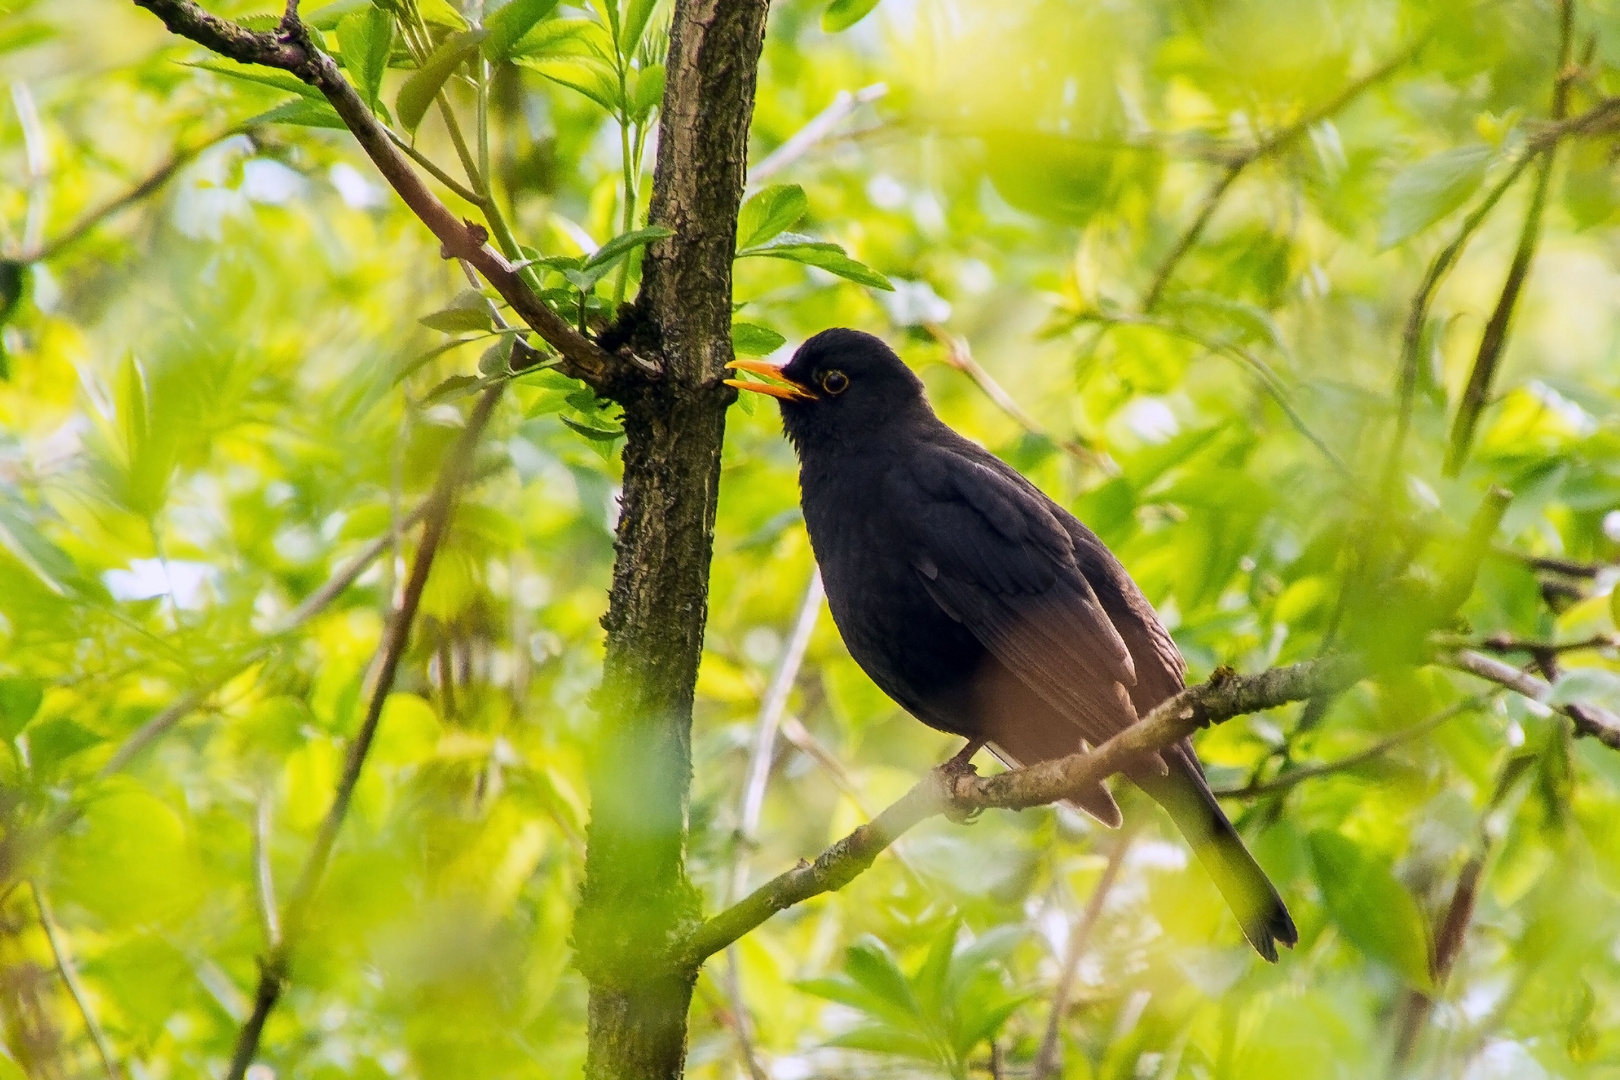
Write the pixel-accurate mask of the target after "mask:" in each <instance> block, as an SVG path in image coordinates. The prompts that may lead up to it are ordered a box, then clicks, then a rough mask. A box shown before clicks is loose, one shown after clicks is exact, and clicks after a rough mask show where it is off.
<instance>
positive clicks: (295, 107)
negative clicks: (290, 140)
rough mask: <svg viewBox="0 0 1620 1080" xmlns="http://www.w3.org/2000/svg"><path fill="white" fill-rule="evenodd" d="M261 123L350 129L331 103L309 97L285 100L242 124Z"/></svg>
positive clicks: (254, 124)
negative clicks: (309, 98) (312, 99)
mask: <svg viewBox="0 0 1620 1080" xmlns="http://www.w3.org/2000/svg"><path fill="white" fill-rule="evenodd" d="M260 124H295V125H297V126H298V127H315V128H334V129H336V130H338V131H345V130H347V129H348V125H347V124H345V123H344V122H343V118H342V117H340V116H339V115H338V114H337V110H336V109H334V108H332V106H331V105H329V104H327V103H326V102H325V101H310V100H308V99H307V98H295V99H294V100H292V101H287V102H283V103H282V104H280V105H277V106H276V107H275V108H273V109H270V110H268V111H266V112H262V113H260V114H259V115H258V116H254V117H250V118H249V119H247V120H246V121H244V122H243V125H242V126H243V127H256V126H258V125H260Z"/></svg>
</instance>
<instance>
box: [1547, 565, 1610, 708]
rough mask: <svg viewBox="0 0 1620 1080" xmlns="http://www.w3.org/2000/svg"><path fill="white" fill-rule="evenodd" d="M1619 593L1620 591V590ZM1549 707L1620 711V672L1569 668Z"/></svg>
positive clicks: (1555, 690)
mask: <svg viewBox="0 0 1620 1080" xmlns="http://www.w3.org/2000/svg"><path fill="white" fill-rule="evenodd" d="M1615 591H1616V592H1620V589H1617V590H1615ZM1611 602H1612V601H1611ZM1547 704H1549V705H1581V704H1586V705H1596V706H1597V707H1598V708H1600V709H1608V710H1609V711H1610V712H1620V672H1614V671H1609V670H1606V669H1604V668H1600V667H1572V668H1568V669H1566V670H1565V671H1564V673H1563V674H1562V675H1560V676H1559V677H1558V681H1557V682H1555V683H1553V688H1552V693H1550V694H1548V695H1547Z"/></svg>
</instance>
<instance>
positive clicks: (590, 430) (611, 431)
mask: <svg viewBox="0 0 1620 1080" xmlns="http://www.w3.org/2000/svg"><path fill="white" fill-rule="evenodd" d="M557 419H561V421H562V423H564V424H567V426H569V427H572V429H573V431H577V432H580V434H582V436H585V437H586V439H590V440H591V442H609V444H611V442H616V440H619V439H624V427H593V426H591V424H582V423H580V421H577V419H569V418H567V416H559V418H557Z"/></svg>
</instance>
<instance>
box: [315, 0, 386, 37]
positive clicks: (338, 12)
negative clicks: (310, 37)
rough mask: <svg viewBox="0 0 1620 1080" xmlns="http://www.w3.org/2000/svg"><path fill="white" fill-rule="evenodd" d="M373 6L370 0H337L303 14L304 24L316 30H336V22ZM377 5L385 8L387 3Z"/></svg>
mask: <svg viewBox="0 0 1620 1080" xmlns="http://www.w3.org/2000/svg"><path fill="white" fill-rule="evenodd" d="M371 6H373V5H372V3H371V0H337V2H336V3H332V4H327V5H326V6H325V7H319V8H316V9H315V10H314V11H311V12H310V13H309V14H307V15H305V16H304V17H303V18H304V25H305V26H308V27H312V28H314V29H316V30H336V29H337V27H338V23H340V22H342V21H343V20H344V19H346V18H348V17H349V16H350V15H353V14H354V13H355V12H357V11H364V10H365V9H366V8H368V7H371ZM376 6H377V7H381V8H387V6H388V5H385V4H377V5H376Z"/></svg>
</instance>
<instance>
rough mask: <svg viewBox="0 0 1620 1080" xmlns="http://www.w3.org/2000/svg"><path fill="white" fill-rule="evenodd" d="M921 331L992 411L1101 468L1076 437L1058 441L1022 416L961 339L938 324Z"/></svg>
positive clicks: (1096, 457)
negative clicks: (988, 402)
mask: <svg viewBox="0 0 1620 1080" xmlns="http://www.w3.org/2000/svg"><path fill="white" fill-rule="evenodd" d="M924 329H926V330H927V331H928V332H929V333H930V334H932V335H933V336H934V340H936V341H938V342H939V343H940V344H941V345H943V346H945V362H946V363H947V364H949V365H950V366H951V367H953V368H955V369H956V370H957V371H960V372H962V373H963V374H964V375H966V376H967V377H968V378H970V379H972V380H973V382H974V383H975V384H976V385H977V386H978V387H979V389H980V390H982V391H984V395H985V396H986V397H988V398H989V399H990V400H991V401H993V402H995V404H996V407H997V408H999V409H1000V410H1001V411H1002V412H1004V413H1006V414H1007V415H1008V416H1009V417H1011V418H1012V420H1013V422H1014V423H1016V424H1017V425H1018V426H1019V427H1021V428H1023V429H1024V430H1025V431H1027V432H1029V433H1030V434H1031V435H1038V436H1040V437H1041V438H1043V439H1046V440H1048V441H1050V442H1051V443H1052V444H1053V445H1054V446H1056V447H1058V448H1059V449H1061V450H1062V451H1063V452H1064V453H1066V454H1069V455H1070V456H1071V457H1074V458H1078V459H1079V460H1080V461H1083V462H1085V463H1086V464H1088V465H1096V466H1098V467H1103V466H1104V461H1103V458H1102V456H1101V455H1099V454H1098V453H1097V451H1096V450H1095V449H1094V448H1092V447H1091V446H1089V445H1087V444H1086V442H1085V441H1083V440H1082V439H1080V438H1078V437H1076V438H1072V439H1060V438H1058V437H1057V436H1055V435H1053V434H1052V433H1051V432H1049V431H1047V430H1046V428H1044V427H1042V426H1041V423H1040V421H1038V420H1036V419H1035V418H1034V417H1033V416H1031V415H1030V414H1029V413H1027V412H1025V411H1024V407H1023V406H1022V405H1020V404H1018V402H1017V401H1015V400H1014V399H1013V396H1012V395H1011V394H1009V393H1007V391H1006V390H1004V389H1003V388H1002V386H1001V384H1000V383H998V382H996V380H995V378H994V377H993V376H992V375H991V374H990V373H989V372H988V371H986V370H984V368H983V367H981V366H979V362H978V361H977V360H975V359H973V350H972V349H971V348H970V347H969V345H968V343H967V340H966V339H965V338H961V337H957V336H956V335H955V334H951V333H948V332H947V331H946V330H945V328H944V327H942V326H940V325H939V324H938V323H928V324H926V325H925V327H924Z"/></svg>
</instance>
